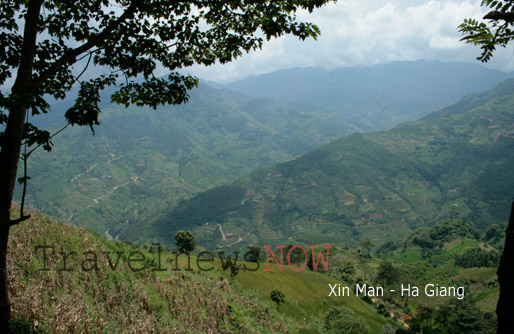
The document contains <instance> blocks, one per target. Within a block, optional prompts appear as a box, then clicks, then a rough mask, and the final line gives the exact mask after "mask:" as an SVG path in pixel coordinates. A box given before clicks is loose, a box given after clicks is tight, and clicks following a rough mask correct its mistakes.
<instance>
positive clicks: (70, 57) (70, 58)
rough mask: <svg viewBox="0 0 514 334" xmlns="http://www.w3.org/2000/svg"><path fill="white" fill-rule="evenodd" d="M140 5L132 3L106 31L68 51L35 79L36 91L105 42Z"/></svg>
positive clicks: (137, 0)
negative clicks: (62, 69)
mask: <svg viewBox="0 0 514 334" xmlns="http://www.w3.org/2000/svg"><path fill="white" fill-rule="evenodd" d="M138 5H139V0H134V1H132V3H131V4H130V6H129V7H128V8H127V10H126V11H125V12H124V13H123V14H122V15H121V16H120V17H118V19H116V20H114V21H111V22H110V23H109V24H108V25H107V27H105V29H104V30H102V31H101V32H99V33H98V34H96V35H94V36H93V37H91V38H90V39H89V40H88V41H87V42H86V43H84V44H82V45H81V46H79V47H77V48H75V49H70V50H68V51H66V52H65V53H64V54H63V55H62V56H61V58H59V59H58V60H57V61H56V62H55V63H53V64H52V65H51V66H50V67H49V68H48V69H47V70H46V71H44V72H43V73H41V75H40V76H38V77H36V78H35V79H34V87H35V88H36V90H37V89H38V88H39V86H41V84H42V83H43V82H45V81H46V80H48V79H50V78H51V77H52V76H53V75H54V74H55V73H57V71H58V70H59V68H60V67H61V66H63V65H66V64H69V63H74V62H75V60H76V58H77V57H78V56H79V55H80V54H82V53H84V52H86V51H87V50H89V49H91V48H92V47H95V46H96V45H98V43H100V42H101V41H103V40H105V39H106V38H107V37H109V36H110V35H112V33H113V32H115V31H116V30H117V29H118V27H119V25H120V24H121V23H122V22H123V21H125V20H126V19H128V18H129V17H131V16H132V15H133V14H134V13H135V12H136V10H137V8H138Z"/></svg>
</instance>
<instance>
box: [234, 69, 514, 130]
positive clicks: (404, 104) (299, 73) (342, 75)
mask: <svg viewBox="0 0 514 334" xmlns="http://www.w3.org/2000/svg"><path fill="white" fill-rule="evenodd" d="M511 77H513V75H512V73H510V74H508V73H504V72H500V71H494V70H489V69H486V68H485V67H483V66H480V65H474V64H469V63H442V62H438V61H423V60H422V61H413V62H394V63H388V64H384V65H378V66H373V67H347V68H340V69H335V70H331V71H328V70H325V69H323V68H293V69H287V70H281V71H276V72H272V73H268V74H263V75H258V76H252V77H249V78H245V79H243V80H239V81H236V82H232V83H229V84H227V85H225V86H226V87H228V88H230V89H234V90H237V91H240V92H243V93H245V94H247V95H249V96H258V97H266V98H275V99H277V100H281V101H298V102H304V103H307V104H310V105H313V106H316V107H320V108H324V109H328V110H332V111H336V112H337V113H338V114H339V115H341V116H342V117H344V118H346V119H348V120H350V121H351V122H353V123H354V124H355V125H357V126H359V127H361V128H363V129H365V130H387V129H389V128H391V127H393V126H395V125H398V124H400V123H402V122H405V121H409V120H415V119H417V118H419V117H421V116H423V115H425V114H428V113H429V112H432V111H433V110H434V109H436V108H440V107H445V106H447V105H449V104H450V103H455V102H457V101H458V100H459V99H460V98H462V97H463V96H465V95H467V94H470V93H479V92H483V91H485V90H487V89H491V88H493V87H494V86H495V85H497V84H498V83H500V82H501V81H504V80H506V79H508V78H511Z"/></svg>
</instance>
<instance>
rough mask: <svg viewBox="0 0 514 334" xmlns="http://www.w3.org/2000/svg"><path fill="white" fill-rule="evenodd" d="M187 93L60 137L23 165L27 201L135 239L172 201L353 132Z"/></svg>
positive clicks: (263, 104) (276, 108)
mask: <svg viewBox="0 0 514 334" xmlns="http://www.w3.org/2000/svg"><path fill="white" fill-rule="evenodd" d="M190 94H191V98H190V102H189V103H187V104H186V105H183V106H177V107H165V108H158V109H157V110H155V111H153V110H149V109H144V108H135V107H134V108H133V107H131V108H129V109H124V108H120V107H118V108H116V107H113V106H112V105H109V104H106V105H105V109H104V111H103V113H102V118H101V122H102V125H101V126H99V127H98V128H97V129H96V134H95V135H94V136H92V135H91V132H90V131H89V129H85V128H71V127H70V128H68V129H66V130H65V131H64V132H63V133H61V134H60V135H59V136H57V137H55V139H54V140H53V141H54V144H55V149H54V150H53V151H52V152H36V153H35V154H34V155H33V156H32V157H31V158H30V159H29V167H28V168H29V169H28V172H29V176H31V177H32V179H31V180H30V181H29V188H28V197H27V202H28V203H29V204H31V205H33V206H34V207H36V208H40V209H44V210H45V212H47V213H48V214H51V215H53V216H57V217H61V218H62V219H66V220H67V219H69V220H70V221H71V222H72V223H74V224H76V225H81V226H87V227H90V228H92V229H94V230H95V231H97V232H99V233H104V232H105V231H107V230H108V231H109V233H110V234H111V235H113V236H114V237H116V236H121V237H122V238H123V239H128V240H136V239H137V238H139V237H140V235H141V233H142V232H141V230H142V229H146V227H143V226H144V225H145V224H146V223H147V222H148V221H149V220H151V219H152V218H153V217H155V216H156V215H158V214H159V213H160V212H162V211H163V210H165V209H166V208H169V207H173V206H175V204H176V203H177V202H178V200H179V199H183V198H188V197H191V196H192V195H194V194H197V193H198V192H200V191H202V190H206V189H209V188H211V187H214V186H216V185H221V184H223V183H225V182H228V181H230V180H233V179H235V178H237V177H241V176H243V175H246V174H248V173H249V172H250V171H252V170H254V169H256V168H259V167H263V166H266V165H269V164H272V163H275V162H279V161H284V160H287V159H290V158H292V157H294V156H296V155H298V154H300V153H305V152H308V151H309V150H312V149H314V148H316V147H318V146H319V145H322V144H324V143H327V142H329V141H331V140H333V139H335V138H338V137H340V136H342V135H344V134H348V133H350V132H351V131H354V130H355V128H353V127H351V126H349V125H348V123H346V122H345V121H344V120H343V119H341V118H340V117H339V116H337V115H335V114H334V113H332V112H326V111H322V110H320V109H315V108H312V107H308V106H302V105H299V104H294V103H281V102H270V101H267V100H264V99H258V98H249V97H246V96H244V95H242V94H240V93H237V92H231V91H228V90H219V89H213V88H211V87H209V86H207V85H200V87H199V88H197V89H194V90H193V91H191V92H190ZM53 118H54V119H55V117H53ZM20 190H21V188H18V192H17V195H16V197H15V198H16V199H19V198H20V194H21V191H20ZM172 240H173V234H171V235H169V241H172Z"/></svg>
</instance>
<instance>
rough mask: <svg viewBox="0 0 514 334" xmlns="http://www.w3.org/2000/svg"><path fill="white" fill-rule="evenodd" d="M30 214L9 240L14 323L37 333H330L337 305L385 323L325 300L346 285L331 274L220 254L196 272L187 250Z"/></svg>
mask: <svg viewBox="0 0 514 334" xmlns="http://www.w3.org/2000/svg"><path fill="white" fill-rule="evenodd" d="M32 216H33V218H31V219H30V220H29V221H27V222H24V223H23V224H20V225H19V226H16V227H14V228H13V229H12V234H11V238H10V244H9V256H8V270H9V286H10V287H9V293H10V296H11V303H12V317H13V319H14V323H15V325H16V326H18V327H17V328H21V329H23V328H27V327H31V328H35V329H37V333H73V332H76V333H85V332H91V330H92V329H94V330H95V332H102V333H312V334H316V333H323V332H324V331H323V319H324V317H325V315H326V312H327V310H328V309H329V308H330V307H331V306H333V305H336V304H337V305H341V304H343V305H346V306H347V307H350V308H351V309H352V310H354V312H355V315H356V317H359V318H362V319H364V320H365V321H366V322H367V323H369V326H370V328H371V330H372V331H371V333H372V334H375V333H376V334H378V333H380V330H381V326H382V324H384V323H386V322H387V320H386V319H385V318H383V317H382V316H380V315H378V313H377V312H376V310H375V309H374V308H373V307H372V306H370V305H368V304H366V303H365V302H363V301H362V300H361V299H359V298H357V297H355V296H348V297H345V298H333V297H328V292H329V291H330V290H329V288H328V284H329V283H330V284H336V283H341V281H340V280H337V279H335V278H333V277H330V276H328V275H324V274H320V273H316V272H312V271H308V270H306V271H303V272H295V271H292V270H289V269H285V270H284V271H282V272H279V271H277V270H275V271H273V272H265V271H263V269H264V266H265V265H264V264H261V269H259V270H258V271H256V272H250V271H247V272H243V271H241V273H240V274H239V275H237V276H236V277H235V278H233V277H231V275H230V271H229V270H223V269H222V266H221V263H220V261H219V260H218V259H216V260H215V261H214V262H211V263H204V265H203V266H202V268H206V267H209V266H211V265H212V266H213V267H214V269H213V270H211V271H201V270H199V268H198V266H197V257H196V256H191V258H190V262H189V263H190V265H191V270H190V271H189V270H188V261H187V258H186V256H185V255H180V256H179V257H178V262H177V261H176V260H177V257H176V255H175V254H173V253H171V252H170V251H169V250H166V249H161V250H160V251H159V249H158V248H157V246H156V245H154V246H145V247H141V248H138V247H134V246H131V245H130V244H127V243H122V242H119V241H108V240H106V239H105V238H104V237H100V236H98V235H96V234H94V233H92V232H89V231H88V230H85V229H82V228H76V227H73V226H70V225H67V224H61V223H56V222H55V221H52V220H51V219H50V218H49V217H47V216H44V215H41V214H39V213H37V212H32ZM73 252H74V253H73ZM214 254H215V255H214V257H215V258H217V257H218V254H216V253H214ZM95 263H96V266H95ZM254 265H255V263H253V264H252V267H253V266H254ZM272 268H275V269H276V267H273V266H272ZM175 269H180V270H179V271H176V270H175ZM273 289H280V290H281V291H282V292H283V293H284V294H285V296H286V301H285V303H284V304H283V305H281V306H280V308H278V309H277V307H276V306H275V304H273V302H272V301H271V300H270V297H269V296H270V292H271V291H272V290H273ZM21 332H22V331H21ZM17 333H20V332H17ZM23 333H25V332H23Z"/></svg>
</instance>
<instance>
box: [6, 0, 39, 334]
mask: <svg viewBox="0 0 514 334" xmlns="http://www.w3.org/2000/svg"><path fill="white" fill-rule="evenodd" d="M43 2H44V0H29V2H28V3H27V13H26V14H25V25H24V31H23V45H22V50H21V58H20V64H19V66H18V71H17V74H16V80H15V82H14V85H13V87H12V90H11V93H12V95H11V97H12V98H13V103H12V105H11V106H10V108H9V117H8V120H7V125H6V127H5V132H4V138H3V143H2V148H1V151H0V332H2V333H9V332H10V331H9V319H10V303H9V295H8V291H7V244H8V241H9V230H10V227H11V225H12V221H11V203H12V197H13V191H14V185H15V183H16V172H17V171H18V162H19V157H20V150H21V143H22V139H23V126H24V124H25V115H26V113H27V107H28V102H29V101H28V99H29V98H30V95H31V94H35V93H36V92H35V91H34V88H33V87H32V71H33V64H34V56H35V53H36V37H37V34H38V23H39V13H40V11H41V6H42V5H43Z"/></svg>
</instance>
